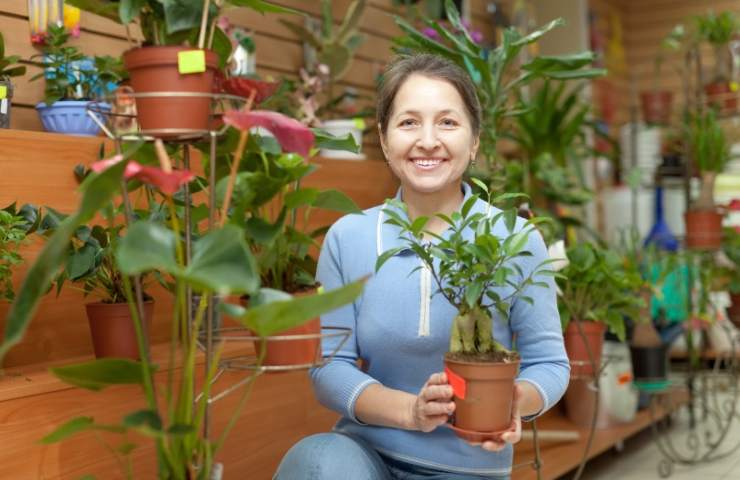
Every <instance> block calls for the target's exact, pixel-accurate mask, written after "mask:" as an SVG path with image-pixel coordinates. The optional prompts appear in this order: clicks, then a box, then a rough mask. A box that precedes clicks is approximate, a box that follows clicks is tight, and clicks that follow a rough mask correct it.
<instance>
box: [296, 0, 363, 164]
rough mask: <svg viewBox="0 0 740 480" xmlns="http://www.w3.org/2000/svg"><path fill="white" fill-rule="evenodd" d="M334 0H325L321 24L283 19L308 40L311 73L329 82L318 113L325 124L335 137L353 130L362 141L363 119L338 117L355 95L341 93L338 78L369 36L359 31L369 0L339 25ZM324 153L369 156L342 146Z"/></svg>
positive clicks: (356, 4)
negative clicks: (347, 149)
mask: <svg viewBox="0 0 740 480" xmlns="http://www.w3.org/2000/svg"><path fill="white" fill-rule="evenodd" d="M331 3H332V2H331V0H321V19H320V24H319V25H315V24H313V25H312V24H311V23H310V20H309V21H308V22H309V23H307V27H306V26H303V25H300V24H297V23H293V22H288V21H286V20H281V22H282V23H283V25H285V26H286V27H287V28H288V29H290V30H291V31H292V32H293V33H295V34H296V35H297V36H298V38H300V39H301V40H303V42H305V45H306V47H307V55H306V57H307V62H306V63H307V65H306V67H307V69H308V72H309V75H310V76H313V77H314V78H315V79H316V80H317V81H318V82H320V83H321V84H323V85H325V88H323V92H321V91H320V93H322V94H323V97H324V100H323V102H322V106H321V107H319V108H318V109H317V115H318V116H319V118H322V121H321V126H322V128H323V129H324V130H325V131H326V132H327V133H329V134H330V135H333V136H335V137H343V136H345V135H347V134H351V135H352V136H353V137H354V139H355V142H356V143H357V144H358V145H362V132H363V130H364V129H365V124H364V122H363V121H362V119H361V118H337V116H338V115H341V112H340V109H339V107H340V106H341V104H342V103H343V102H345V101H346V100H348V99H351V97H353V94H352V93H351V92H346V91H345V92H343V93H341V94H339V95H338V94H337V82H338V81H339V80H341V79H342V78H343V77H344V76H345V75H346V74H347V72H348V71H349V69H350V67H351V66H352V57H353V56H354V53H355V51H356V50H357V48H358V47H359V46H360V45H361V44H362V42H363V41H364V40H365V36H364V35H362V34H360V33H358V26H359V23H360V20H361V18H362V14H363V13H364V11H365V4H366V0H354V1H353V2H352V3H351V4H350V5H349V7H348V8H347V13H346V14H345V16H344V19H342V23H341V24H340V25H339V26H338V27H337V26H335V25H334V16H333V14H332V6H331ZM321 156H323V157H328V158H347V159H354V160H362V159H364V158H365V157H364V155H362V154H361V153H359V152H358V153H351V152H347V151H338V150H322V152H321Z"/></svg>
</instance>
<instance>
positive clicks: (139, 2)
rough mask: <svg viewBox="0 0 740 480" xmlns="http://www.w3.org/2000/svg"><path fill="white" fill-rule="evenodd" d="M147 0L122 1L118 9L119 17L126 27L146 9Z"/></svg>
mask: <svg viewBox="0 0 740 480" xmlns="http://www.w3.org/2000/svg"><path fill="white" fill-rule="evenodd" d="M146 3H147V2H146V0H121V3H120V4H119V7H118V16H119V17H120V19H121V23H123V24H124V25H126V24H128V23H131V22H133V21H134V20H136V18H137V17H138V16H139V14H140V13H141V9H142V8H144V7H146Z"/></svg>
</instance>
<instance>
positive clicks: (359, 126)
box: [352, 118, 365, 130]
mask: <svg viewBox="0 0 740 480" xmlns="http://www.w3.org/2000/svg"><path fill="white" fill-rule="evenodd" d="M352 121H353V122H355V128H356V129H357V130H365V120H363V119H361V118H353V119H352Z"/></svg>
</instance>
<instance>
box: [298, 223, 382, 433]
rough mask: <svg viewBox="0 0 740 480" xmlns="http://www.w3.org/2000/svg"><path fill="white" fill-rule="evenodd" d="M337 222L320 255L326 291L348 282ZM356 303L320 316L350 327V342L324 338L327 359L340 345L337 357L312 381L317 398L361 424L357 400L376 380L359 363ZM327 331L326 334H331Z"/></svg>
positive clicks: (318, 275) (325, 323)
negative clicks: (356, 409)
mask: <svg viewBox="0 0 740 480" xmlns="http://www.w3.org/2000/svg"><path fill="white" fill-rule="evenodd" d="M337 227H338V225H337V224H335V225H334V226H333V227H332V228H331V229H330V230H329V232H328V233H327V235H326V238H325V239H324V244H323V246H322V248H321V254H320V255H319V262H318V266H317V270H316V279H317V280H318V281H319V282H320V283H321V285H323V287H324V288H325V289H326V290H333V289H335V288H339V287H341V286H343V285H345V284H346V283H348V282H349V281H352V280H354V279H348V278H346V277H345V275H346V272H344V271H343V269H342V258H341V253H342V252H341V248H340V246H341V241H340V238H339V237H340V235H339V232H338V228H337ZM357 302H358V300H356V301H355V302H354V303H351V304H348V305H345V306H343V307H340V308H338V309H336V310H334V311H332V312H329V313H327V314H324V315H322V316H321V326H322V328H324V327H344V328H349V329H351V333H350V335H349V338H348V339H347V341H346V342H345V343H344V344H343V345H342V346H339V343H340V342H341V338H342V337H329V338H325V339H324V340H323V343H322V352H323V355H324V358H326V357H329V356H331V354H332V353H333V352H334V351H335V350H337V348H339V350H338V351H337V352H336V354H335V355H334V357H333V358H332V359H331V360H330V361H329V362H328V363H327V364H326V365H324V366H323V367H321V368H315V369H312V370H311V381H312V384H313V388H314V392H315V394H316V398H317V399H318V400H319V402H320V403H321V404H322V405H324V406H325V407H327V408H329V409H331V410H334V411H336V412H338V413H340V414H342V415H343V416H345V417H347V418H349V419H352V420H353V421H355V422H357V423H362V422H360V421H359V420H357V418H356V417H355V413H354V410H355V401H356V400H357V398H358V397H359V396H360V394H361V393H362V391H363V390H364V389H365V388H367V387H368V386H369V385H371V384H373V383H379V382H378V381H377V380H375V379H374V378H372V377H371V376H369V375H368V374H366V373H365V372H363V371H361V370H360V369H359V367H358V366H357V360H358V358H360V354H359V351H358V345H357ZM331 332H332V331H331V330H324V333H331Z"/></svg>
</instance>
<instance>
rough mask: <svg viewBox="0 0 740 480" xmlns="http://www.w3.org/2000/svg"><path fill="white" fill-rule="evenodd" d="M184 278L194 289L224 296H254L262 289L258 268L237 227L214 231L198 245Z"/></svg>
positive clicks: (226, 227) (225, 227)
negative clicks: (236, 294) (259, 288)
mask: <svg viewBox="0 0 740 480" xmlns="http://www.w3.org/2000/svg"><path fill="white" fill-rule="evenodd" d="M184 277H185V279H186V280H187V281H188V282H190V283H191V284H193V285H194V286H198V287H201V288H205V289H207V290H209V291H212V292H215V293H218V294H221V295H227V294H233V293H251V292H253V291H255V290H257V288H258V287H259V272H258V270H257V264H256V262H255V260H254V257H253V256H252V254H251V253H250V251H249V247H248V246H247V242H246V240H245V239H244V235H243V234H242V231H241V229H240V228H239V227H236V226H235V225H226V226H224V227H223V228H220V229H218V230H213V231H211V232H209V233H208V234H207V235H205V236H204V237H203V238H201V239H200V240H198V241H197V242H195V245H194V246H193V257H192V259H191V262H190V264H189V265H188V266H187V268H186V269H185V272H184Z"/></svg>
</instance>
